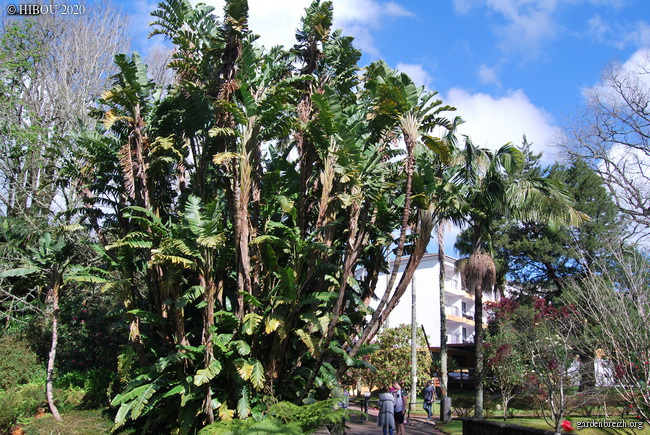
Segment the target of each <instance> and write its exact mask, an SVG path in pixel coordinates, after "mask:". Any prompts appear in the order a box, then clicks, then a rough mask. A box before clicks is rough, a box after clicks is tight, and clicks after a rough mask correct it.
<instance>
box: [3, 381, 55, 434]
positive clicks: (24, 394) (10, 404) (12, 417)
mask: <svg viewBox="0 0 650 435" xmlns="http://www.w3.org/2000/svg"><path fill="white" fill-rule="evenodd" d="M45 402H46V400H45V386H44V385H43V384H42V383H29V384H25V385H21V386H18V387H14V388H11V389H8V390H4V391H0V433H8V432H9V430H11V428H12V427H13V426H14V425H15V424H16V422H17V421H18V419H20V418H23V417H28V416H32V415H34V414H36V412H37V411H38V409H39V408H42V407H44V406H45Z"/></svg>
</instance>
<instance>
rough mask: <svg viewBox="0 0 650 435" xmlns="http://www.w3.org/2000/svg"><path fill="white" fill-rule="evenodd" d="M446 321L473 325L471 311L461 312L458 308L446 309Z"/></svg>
mask: <svg viewBox="0 0 650 435" xmlns="http://www.w3.org/2000/svg"><path fill="white" fill-rule="evenodd" d="M445 312H446V313H447V321H448V322H449V321H452V322H459V323H464V324H466V325H473V324H474V313H473V312H472V311H464V312H463V311H462V310H461V309H460V308H458V307H446V308H445Z"/></svg>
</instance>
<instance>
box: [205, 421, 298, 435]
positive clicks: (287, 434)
mask: <svg viewBox="0 0 650 435" xmlns="http://www.w3.org/2000/svg"><path fill="white" fill-rule="evenodd" d="M270 433H272V434H278V435H280V434H281V435H302V434H304V432H303V431H302V428H301V427H300V424H298V423H296V422H293V423H284V422H283V421H281V420H278V419H275V418H265V419H264V420H261V421H255V420H254V419H252V418H249V419H247V420H231V421H220V422H217V423H214V424H211V425H209V426H206V427H204V428H203V429H201V431H199V435H267V434H270Z"/></svg>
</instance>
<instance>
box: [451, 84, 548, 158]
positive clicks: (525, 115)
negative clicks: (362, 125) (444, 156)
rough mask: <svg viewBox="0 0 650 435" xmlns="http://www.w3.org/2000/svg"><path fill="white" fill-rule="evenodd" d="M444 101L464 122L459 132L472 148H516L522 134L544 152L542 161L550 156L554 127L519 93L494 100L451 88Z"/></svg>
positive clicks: (539, 110) (487, 96) (480, 94)
mask: <svg viewBox="0 0 650 435" xmlns="http://www.w3.org/2000/svg"><path fill="white" fill-rule="evenodd" d="M444 100H445V102H446V103H448V104H451V105H452V106H454V107H456V108H457V109H458V110H457V112H456V114H457V115H459V116H461V117H462V118H463V119H464V120H465V124H463V125H461V126H460V128H459V133H460V134H464V135H468V136H469V137H471V139H472V141H473V142H474V144H475V145H477V146H481V147H487V148H490V149H497V148H499V147H501V146H502V145H504V144H506V143H508V142H512V143H513V144H515V145H519V144H521V140H522V137H523V135H526V138H527V139H528V142H530V143H532V144H533V149H534V150H535V151H536V152H544V160H545V161H546V160H547V159H550V158H551V157H552V151H553V150H552V149H551V148H549V143H550V141H551V140H552V139H553V137H554V136H555V135H556V133H557V127H555V126H554V123H553V119H552V117H551V115H549V114H548V113H547V112H546V111H545V110H544V109H542V108H540V107H537V106H535V105H534V104H533V103H532V102H531V101H530V100H529V98H528V96H526V94H525V93H524V91H523V90H515V91H509V92H508V93H507V94H506V95H505V96H503V97H495V96H492V95H489V94H483V93H477V94H471V93H469V92H467V91H466V90H464V89H459V88H453V89H451V90H450V91H449V92H448V94H447V98H445V99H444Z"/></svg>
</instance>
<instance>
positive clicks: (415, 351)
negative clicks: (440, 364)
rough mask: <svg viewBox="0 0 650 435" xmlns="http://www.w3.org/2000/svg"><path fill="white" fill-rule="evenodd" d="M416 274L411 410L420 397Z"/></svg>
mask: <svg viewBox="0 0 650 435" xmlns="http://www.w3.org/2000/svg"><path fill="white" fill-rule="evenodd" d="M416 302H417V300H416V295H415V275H413V279H412V280H411V411H414V410H415V402H416V401H417V398H418V393H417V388H418V341H417V333H418V321H417V315H416V314H417V312H416V306H417V305H416Z"/></svg>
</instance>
